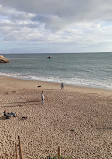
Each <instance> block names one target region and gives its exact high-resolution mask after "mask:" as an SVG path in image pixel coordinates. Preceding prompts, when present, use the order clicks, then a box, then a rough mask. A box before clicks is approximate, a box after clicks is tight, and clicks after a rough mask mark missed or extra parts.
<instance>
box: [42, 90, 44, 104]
mask: <svg viewBox="0 0 112 159" xmlns="http://www.w3.org/2000/svg"><path fill="white" fill-rule="evenodd" d="M41 98H42V104H44V93H43V91H42V94H41Z"/></svg>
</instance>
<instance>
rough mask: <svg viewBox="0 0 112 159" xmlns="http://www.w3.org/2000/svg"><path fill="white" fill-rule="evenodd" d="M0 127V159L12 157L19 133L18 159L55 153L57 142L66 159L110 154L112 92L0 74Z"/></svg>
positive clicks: (95, 158) (99, 157) (108, 157)
mask: <svg viewBox="0 0 112 159" xmlns="http://www.w3.org/2000/svg"><path fill="white" fill-rule="evenodd" d="M38 86H39V87H38ZM42 91H43V92H44V96H45V99H44V104H43V105H42V101H41V92H42ZM4 110H6V111H7V112H14V113H16V114H17V117H11V118H10V119H5V118H4V116H3V112H4ZM22 117H27V118H26V119H22ZM0 132H1V133H0V158H3V159H15V155H16V154H15V143H18V136H20V139H21V146H22V153H23V159H37V158H40V157H46V156H49V155H51V156H55V155H57V148H58V146H60V147H61V155H62V156H63V157H69V158H70V159H111V158H112V91H110V90H104V89H95V88H86V87H76V86H70V85H65V87H64V89H61V88H60V84H58V83H53V82H42V81H35V80H20V79H15V78H10V77H0Z"/></svg>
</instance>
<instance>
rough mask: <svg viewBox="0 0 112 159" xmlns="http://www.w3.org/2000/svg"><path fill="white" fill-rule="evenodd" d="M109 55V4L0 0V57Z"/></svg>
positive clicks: (103, 1)
mask: <svg viewBox="0 0 112 159" xmlns="http://www.w3.org/2000/svg"><path fill="white" fill-rule="evenodd" d="M104 51H105V52H110V51H112V0H61V1H60V0H0V54H2V53H46V52H47V53H60V52H65V53H69V52H71V53H75V52H104Z"/></svg>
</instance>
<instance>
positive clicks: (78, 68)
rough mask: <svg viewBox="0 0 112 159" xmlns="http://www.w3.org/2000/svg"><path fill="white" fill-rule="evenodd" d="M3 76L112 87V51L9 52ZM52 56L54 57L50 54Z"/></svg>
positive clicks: (0, 69) (1, 70)
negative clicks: (49, 57)
mask: <svg viewBox="0 0 112 159" xmlns="http://www.w3.org/2000/svg"><path fill="white" fill-rule="evenodd" d="M4 56H5V57H6V58H8V59H9V60H10V62H9V63H7V64H0V76H8V77H15V78H18V79H27V80H40V81H50V82H56V83H61V82H63V83H65V84H68V85H74V86H84V87H90V88H101V89H108V90H112V53H108V52H107V53H106V52H105V53H74V54H73V53H66V54H64V53H60V54H59V53H57V54H56V53H55V54H6V55H4ZM48 56H51V59H48V58H47V57H48Z"/></svg>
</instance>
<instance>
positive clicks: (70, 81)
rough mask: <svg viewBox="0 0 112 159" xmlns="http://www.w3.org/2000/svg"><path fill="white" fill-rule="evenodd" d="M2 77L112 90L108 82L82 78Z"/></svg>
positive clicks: (6, 75) (0, 74)
mask: <svg viewBox="0 0 112 159" xmlns="http://www.w3.org/2000/svg"><path fill="white" fill-rule="evenodd" d="M0 76H5V77H14V78H17V79H23V80H37V81H47V82H55V83H61V82H64V83H65V84H67V85H74V86H84V87H92V88H101V89H108V90H112V84H111V83H110V82H107V81H98V80H90V79H88V80H87V79H81V78H63V79H61V78H59V77H47V76H38V77H37V76H33V75H30V74H28V75H25V74H21V73H0Z"/></svg>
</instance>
